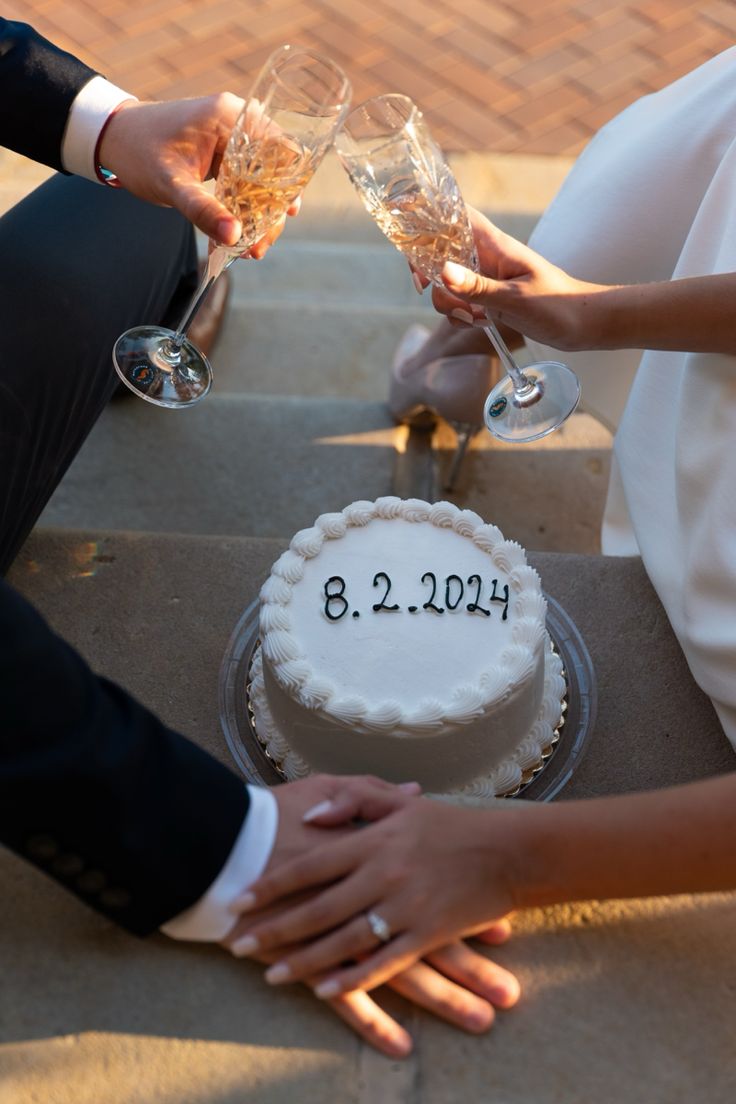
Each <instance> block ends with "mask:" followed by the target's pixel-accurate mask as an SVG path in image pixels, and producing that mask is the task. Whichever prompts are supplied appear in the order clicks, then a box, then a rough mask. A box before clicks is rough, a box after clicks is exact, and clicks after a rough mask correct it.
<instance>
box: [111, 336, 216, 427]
mask: <svg viewBox="0 0 736 1104" xmlns="http://www.w3.org/2000/svg"><path fill="white" fill-rule="evenodd" d="M175 336H176V334H175V333H174V331H173V330H167V329H166V328H165V327H164V326H135V327H134V328H133V329H132V330H126V331H125V333H124V334H121V335H120V337H119V338H118V339H117V341H116V342H115V346H114V348H113V351H112V359H113V363H114V364H115V369H116V371H117V373H118V375H119V376H120V378H121V380H122V381H123V383H124V384H125V386H126V387H129V388H130V390H131V391H133V392H134V393H135V394H136V395H138V396H139V398H141V399H145V400H146V402H150V403H154V404H155V405H156V406H167V407H169V408H170V409H172V410H177V409H178V408H179V407H185V406H193V404H194V403H197V402H199V400H200V399H203V398H204V397H205V395H206V394H207V392H208V391H209V389H210V387H211V386H212V369H211V368H210V364H209V361H208V360H207V357H206V356H205V355H204V353H202V352H200V350H199V349H198V348H197V346H196V345H193V344H192V342H191V341H189V340H187V339H186V338H185V339H184V341H182V343H181V345H180V346H179V348H178V355H177V354H176V352H172V347H171V342H172V340H173V338H174V337H175Z"/></svg>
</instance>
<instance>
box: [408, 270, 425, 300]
mask: <svg viewBox="0 0 736 1104" xmlns="http://www.w3.org/2000/svg"><path fill="white" fill-rule="evenodd" d="M411 278H412V280H413V281H414V287H415V288H416V289H417V291H418V293H419V294H420V295H421V294H422V292H423V291H424V287H423V286H422V281H421V280H420V279H419V275H418V274H417V273H416V272H412V274H411Z"/></svg>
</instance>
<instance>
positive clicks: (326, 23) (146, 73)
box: [3, 0, 736, 155]
mask: <svg viewBox="0 0 736 1104" xmlns="http://www.w3.org/2000/svg"><path fill="white" fill-rule="evenodd" d="M3 14H4V15H6V16H7V17H8V18H10V19H21V20H24V21H26V22H29V23H32V24H33V25H34V26H35V27H36V28H37V30H39V31H40V32H41V33H42V34H45V35H47V37H49V38H51V39H53V40H54V41H55V42H57V43H58V44H59V45H61V46H64V47H65V48H66V49H69V50H72V51H73V52H74V53H76V54H77V55H78V56H79V57H81V58H83V59H84V60H85V61H87V62H88V63H89V64H91V65H93V66H94V67H95V68H97V69H99V70H100V71H101V72H103V73H104V74H105V75H106V76H107V77H109V79H111V80H113V81H115V82H116V83H118V84H121V85H123V87H125V88H129V89H130V90H131V91H132V92H135V93H136V94H137V95H139V96H144V97H162V98H170V97H174V96H189V95H200V94H203V93H206V92H212V91H217V90H220V89H222V88H228V89H230V90H232V91H234V92H241V93H242V92H243V91H244V90H245V89H247V87H248V83H249V80H250V76H251V74H252V73H254V71H255V70H256V69H257V67H259V66H260V65H261V63H262V62H263V60H264V59H265V58H266V57H267V56H268V54H269V53H270V51H271V50H272V49H274V48H275V47H276V46H278V45H280V44H281V43H282V42H294V43H297V44H303V45H308V46H312V47H315V48H317V49H319V50H321V51H323V52H325V53H329V54H330V55H331V56H332V57H334V58H335V59H336V60H337V61H338V62H340V63H341V64H342V65H343V66H344V67H345V68H346V69H347V70H348V71H349V73H350V75H351V77H352V80H353V84H354V88H355V96H356V102H357V100H360V99H364V98H365V97H367V96H371V95H374V94H376V93H378V92H382V91H386V90H393V91H402V92H405V93H407V94H408V95H410V96H412V97H413V98H414V99H415V100H416V101H417V103H419V104H420V105H421V106H422V107H423V109H424V111H425V114H426V116H427V118H428V119H429V121H430V123H431V125H432V128H433V130H434V132H435V134H436V136H437V137H438V139H439V140H440V142H441V143H442V144H443V145H444V147H445V148H446V149H448V150H454V151H466V150H468V151H469V150H474V151H483V152H492V153H533V154H558V155H574V154H576V153H578V152H579V151H580V149H581V148H582V147H583V146H584V145H585V143H586V141H587V140H588V139H589V138H590V137H591V135H592V134H593V133H594V132H595V131H596V130H597V129H598V127H600V126H601V125H602V124H603V123H604V122H606V120H607V119H609V118H611V116H612V115H614V114H616V112H618V111H619V110H621V108H623V107H624V106H626V104H628V103H631V102H632V101H633V100H635V99H636V98H637V97H639V96H641V95H643V94H645V93H647V92H652V91H655V90H656V89H658V88H661V87H662V86H663V85H665V84H668V83H669V82H670V81H672V80H674V79H675V78H677V77H679V76H681V75H682V74H683V73H685V72H687V71H688V70H690V69H692V68H694V67H695V66H697V65H700V64H701V63H702V62H704V61H706V60H707V59H708V58H710V57H712V56H714V55H715V54H717V53H719V52H720V51H721V50H724V49H726V48H727V47H729V46H731V45H733V43H734V39H735V36H736V0H697V2H695V3H693V2H691V0H631V2H629V3H619V2H615V0H506V2H502V0H462V3H456V2H454V0H445V2H443V0H90V2H87V0H11V2H9V3H7V4H6V5H5V6H4V10H3Z"/></svg>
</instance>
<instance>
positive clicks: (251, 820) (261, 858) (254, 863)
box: [161, 786, 279, 942]
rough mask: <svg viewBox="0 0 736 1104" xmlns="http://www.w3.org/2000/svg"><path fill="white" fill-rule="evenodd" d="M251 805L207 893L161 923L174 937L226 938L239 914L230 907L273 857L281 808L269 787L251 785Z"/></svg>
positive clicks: (162, 927) (205, 939) (167, 932)
mask: <svg viewBox="0 0 736 1104" xmlns="http://www.w3.org/2000/svg"><path fill="white" fill-rule="evenodd" d="M248 793H249V795H250V808H249V809H248V815H247V817H246V818H245V822H244V824H243V827H242V828H241V829H240V833H239V834H238V838H237V839H236V841H235V845H234V846H233V849H232V851H231V852H230V855H229V856H228V859H227V861H226V863H225V865H224V866H223V868H222V870H221V871H220V873H219V874H218V875H217V877H216V878H215V880H214V882H213V883H212V885H211V886H210V888H209V889H208V890H207V892H206V893H205V894H204V895H203V896H202V897H200V898H199V900H198V901H196V902H195V903H194V904H193V905H191V906H190V908H188V909H186V910H185V911H184V912H181V913H179V915H178V916H175V917H174V918H173V920H168V921H167V922H166V923H165V924H162V926H161V931H162V932H163V933H164V935H170V936H171V938H172V939H194V940H198V941H202V942H215V941H216V940H219V939H224V938H225V936H226V935H227V933H228V932H229V931H230V929H231V928H232V926H233V925H234V924H235V921H236V919H237V917H235V916H233V914H232V913H231V912H230V911H229V910H228V906H229V905H230V904H231V903H232V902H233V901H234V900H235V899H236V897H238V896H240V894H241V893H243V892H244V891H245V890H246V889H247V888H248V886H249V885H251V884H252V883H253V882H255V880H256V879H257V878H259V877H260V876H261V874H262V873H263V871H264V870H265V867H266V864H267V862H268V860H269V858H270V857H271V852H272V850H273V845H274V841H275V839H276V831H277V829H278V825H279V807H278V805H277V803H276V798H275V797H274V796H273V794H272V793H271V791H270V790H268V789H264V788H262V787H261V786H248Z"/></svg>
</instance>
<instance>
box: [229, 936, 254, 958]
mask: <svg viewBox="0 0 736 1104" xmlns="http://www.w3.org/2000/svg"><path fill="white" fill-rule="evenodd" d="M260 946H261V945H260V943H259V942H258V940H257V939H256V937H255V936H254V935H244V936H243V938H242V939H236V940H235V942H234V943H233V944H232V946H231V947H230V950H231V951H232V953H233V954H234V955H235V956H236V957H237V958H241V957H243V958H244V957H245V956H246V955H252V954H255V953H256V951H258V950H259V949H260Z"/></svg>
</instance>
